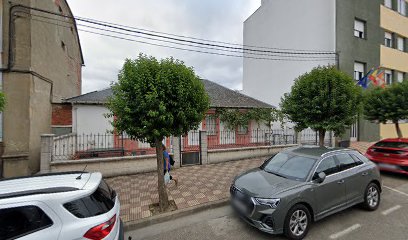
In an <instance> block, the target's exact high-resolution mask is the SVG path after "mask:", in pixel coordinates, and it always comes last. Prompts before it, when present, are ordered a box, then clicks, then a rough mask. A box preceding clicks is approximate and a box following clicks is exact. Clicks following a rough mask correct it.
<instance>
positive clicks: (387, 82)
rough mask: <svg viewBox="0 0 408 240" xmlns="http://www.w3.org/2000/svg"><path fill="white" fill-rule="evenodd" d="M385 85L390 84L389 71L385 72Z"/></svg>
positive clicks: (390, 74) (390, 76)
mask: <svg viewBox="0 0 408 240" xmlns="http://www.w3.org/2000/svg"><path fill="white" fill-rule="evenodd" d="M384 73H385V84H387V85H390V84H392V72H391V70H385V71H384Z"/></svg>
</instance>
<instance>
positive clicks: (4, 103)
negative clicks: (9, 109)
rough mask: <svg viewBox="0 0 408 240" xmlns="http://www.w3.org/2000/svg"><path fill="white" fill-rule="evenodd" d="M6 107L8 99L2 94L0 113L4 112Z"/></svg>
mask: <svg viewBox="0 0 408 240" xmlns="http://www.w3.org/2000/svg"><path fill="white" fill-rule="evenodd" d="M5 106H6V97H5V96H4V93H3V92H0V112H3V110H4V107H5Z"/></svg>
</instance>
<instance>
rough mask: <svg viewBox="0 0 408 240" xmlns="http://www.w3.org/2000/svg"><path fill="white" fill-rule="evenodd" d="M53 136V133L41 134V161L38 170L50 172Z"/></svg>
mask: <svg viewBox="0 0 408 240" xmlns="http://www.w3.org/2000/svg"><path fill="white" fill-rule="evenodd" d="M54 136H55V134H42V135H41V162H40V171H41V172H50V171H51V166H50V163H51V161H52V152H53V148H54Z"/></svg>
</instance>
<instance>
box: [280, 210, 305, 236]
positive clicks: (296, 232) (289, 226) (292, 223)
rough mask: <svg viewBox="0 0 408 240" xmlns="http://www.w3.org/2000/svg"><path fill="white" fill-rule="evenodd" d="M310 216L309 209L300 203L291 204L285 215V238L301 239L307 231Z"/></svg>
mask: <svg viewBox="0 0 408 240" xmlns="http://www.w3.org/2000/svg"><path fill="white" fill-rule="evenodd" d="M310 224H311V217H310V212H309V209H307V207H306V206H304V205H302V204H297V205H295V206H293V207H292V208H291V209H290V210H289V211H288V214H287V215H286V218H285V226H284V232H285V235H286V237H287V238H289V239H293V240H299V239H303V238H304V237H305V236H306V234H307V232H308V231H309V228H310Z"/></svg>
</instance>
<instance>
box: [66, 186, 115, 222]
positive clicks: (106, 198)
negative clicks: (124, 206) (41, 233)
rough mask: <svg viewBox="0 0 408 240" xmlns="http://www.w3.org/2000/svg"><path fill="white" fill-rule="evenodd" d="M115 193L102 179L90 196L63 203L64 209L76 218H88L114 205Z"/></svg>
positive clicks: (105, 211) (102, 212)
mask: <svg viewBox="0 0 408 240" xmlns="http://www.w3.org/2000/svg"><path fill="white" fill-rule="evenodd" d="M115 197H116V193H115V192H114V191H112V190H111V189H110V188H109V186H108V185H107V184H106V183H105V182H104V181H102V182H101V184H100V185H99V187H98V188H97V189H96V191H95V192H94V193H93V194H91V195H90V196H86V197H83V198H81V199H78V200H74V201H71V202H67V203H65V204H64V207H65V209H67V210H68V211H69V212H70V213H72V214H74V215H75V216H76V217H78V218H88V217H94V216H97V215H101V214H104V213H107V212H109V211H110V210H111V209H112V208H113V206H114V205H115Z"/></svg>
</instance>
